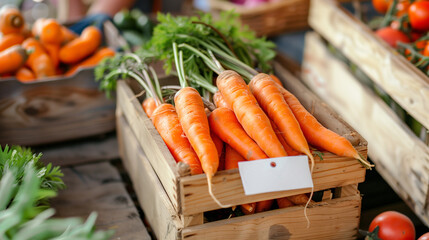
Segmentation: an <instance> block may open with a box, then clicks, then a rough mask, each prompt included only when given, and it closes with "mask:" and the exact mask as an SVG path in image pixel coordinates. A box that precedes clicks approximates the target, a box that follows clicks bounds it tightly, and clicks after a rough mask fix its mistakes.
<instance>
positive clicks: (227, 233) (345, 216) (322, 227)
mask: <svg viewBox="0 0 429 240" xmlns="http://www.w3.org/2000/svg"><path fill="white" fill-rule="evenodd" d="M360 206H361V197H360V195H359V194H355V195H354V196H350V197H345V198H340V199H333V200H328V201H326V202H321V203H316V204H314V205H312V206H310V207H309V208H308V209H307V214H308V217H309V220H310V223H311V224H310V228H307V221H306V220H305V218H304V213H303V211H304V208H303V207H302V206H294V207H289V208H284V209H277V210H272V211H268V212H263V213H257V214H253V215H247V216H243V217H237V218H232V219H227V220H221V221H217V222H213V223H206V224H203V225H199V226H193V227H187V228H184V229H183V230H182V237H183V239H290V240H292V239H356V237H357V231H358V225H359V217H360Z"/></svg>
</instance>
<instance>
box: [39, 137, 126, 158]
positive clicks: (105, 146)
mask: <svg viewBox="0 0 429 240" xmlns="http://www.w3.org/2000/svg"><path fill="white" fill-rule="evenodd" d="M33 150H34V152H41V153H43V158H42V159H41V160H42V161H43V162H44V163H52V164H53V165H55V166H71V165H78V164H83V163H92V162H97V161H106V160H112V159H118V158H119V151H118V142H117V138H116V134H114V133H109V134H107V135H103V136H97V137H91V138H86V139H83V140H79V141H68V142H64V143H59V144H51V145H42V146H38V147H34V148H33Z"/></svg>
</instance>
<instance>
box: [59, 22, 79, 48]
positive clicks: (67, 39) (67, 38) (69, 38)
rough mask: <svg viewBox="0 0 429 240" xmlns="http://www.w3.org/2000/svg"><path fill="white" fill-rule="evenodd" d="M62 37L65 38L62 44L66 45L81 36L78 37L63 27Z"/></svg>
mask: <svg viewBox="0 0 429 240" xmlns="http://www.w3.org/2000/svg"><path fill="white" fill-rule="evenodd" d="M61 33H62V34H61V35H62V37H63V39H62V41H61V44H62V45H65V44H67V43H69V42H71V41H73V40H74V39H76V38H78V37H79V35H77V34H76V33H74V32H73V31H72V30H70V29H68V28H67V27H65V26H61Z"/></svg>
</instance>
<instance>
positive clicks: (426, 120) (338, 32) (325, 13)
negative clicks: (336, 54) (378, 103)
mask: <svg viewBox="0 0 429 240" xmlns="http://www.w3.org/2000/svg"><path fill="white" fill-rule="evenodd" d="M310 5H311V7H310V14H309V23H310V26H311V27H312V28H313V29H315V30H316V31H317V32H318V33H320V34H321V35H322V36H323V37H324V38H326V39H327V40H328V41H329V42H330V43H332V44H333V45H334V46H335V47H336V48H338V49H339V50H340V51H341V52H342V53H343V54H344V55H345V56H347V57H348V58H349V59H350V60H351V61H353V62H355V63H358V66H359V67H360V68H361V69H362V70H363V71H364V72H365V73H366V74H367V75H368V76H369V77H370V78H371V79H372V80H373V81H374V82H376V83H377V84H379V85H380V86H381V87H382V88H383V89H384V90H385V91H386V92H387V93H388V94H389V95H390V96H391V97H392V98H393V99H395V101H396V102H397V103H399V104H400V105H401V106H402V107H403V108H404V109H405V110H407V112H408V113H410V114H411V115H412V116H413V117H414V118H416V119H417V120H418V121H419V122H421V123H422V124H423V125H424V126H425V127H426V128H429V104H427V103H428V102H429V77H427V76H426V75H425V74H424V73H423V72H421V71H420V70H418V69H417V68H416V67H414V66H413V65H412V64H411V63H410V62H409V61H407V60H406V59H405V58H404V57H402V56H400V55H399V54H398V53H397V52H396V51H395V50H394V49H393V48H391V47H390V46H388V44H387V43H385V42H383V41H382V40H381V39H379V38H377V37H376V36H375V34H374V33H373V32H372V31H371V30H370V29H369V28H368V27H367V26H366V25H365V24H364V23H362V22H360V21H358V20H357V19H356V18H354V17H353V16H351V14H349V13H347V12H346V11H345V10H344V9H342V8H340V7H338V5H337V4H336V3H335V1H333V0H313V1H312V2H311V4H310Z"/></svg>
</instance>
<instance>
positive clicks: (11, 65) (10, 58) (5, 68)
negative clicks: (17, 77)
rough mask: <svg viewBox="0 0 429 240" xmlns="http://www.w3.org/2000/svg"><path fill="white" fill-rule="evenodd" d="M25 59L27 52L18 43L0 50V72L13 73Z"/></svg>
mask: <svg viewBox="0 0 429 240" xmlns="http://www.w3.org/2000/svg"><path fill="white" fill-rule="evenodd" d="M26 60H27V52H26V51H25V49H24V48H22V47H21V46H20V45H14V46H12V47H10V48H8V49H6V50H3V51H1V52H0V74H5V73H13V72H15V71H17V70H18V69H19V68H20V67H22V66H23V65H24V63H25V61H26Z"/></svg>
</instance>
